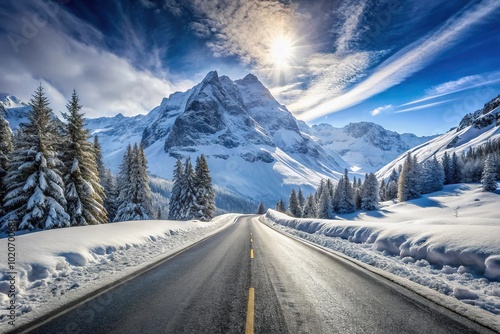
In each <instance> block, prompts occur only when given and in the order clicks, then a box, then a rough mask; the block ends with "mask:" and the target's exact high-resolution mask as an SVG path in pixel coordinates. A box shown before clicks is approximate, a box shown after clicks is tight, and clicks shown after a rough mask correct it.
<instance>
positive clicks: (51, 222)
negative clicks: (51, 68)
mask: <svg viewBox="0 0 500 334" xmlns="http://www.w3.org/2000/svg"><path fill="white" fill-rule="evenodd" d="M30 106H31V110H30V112H29V114H28V123H24V124H21V128H20V130H19V131H18V133H17V135H16V136H15V139H14V151H13V152H12V155H11V157H12V159H11V162H10V166H9V170H8V172H7V175H6V177H5V179H4V182H5V184H7V195H6V196H5V199H4V209H5V211H6V212H7V213H6V214H5V215H4V216H3V217H2V218H0V225H1V227H0V229H1V230H5V229H6V228H7V227H8V224H9V223H10V222H12V223H14V224H15V225H16V227H17V229H19V230H22V229H30V230H33V229H50V228H54V227H66V226H69V216H68V214H67V213H66V210H65V208H66V199H65V197H64V183H63V181H62V178H61V173H60V170H59V168H60V166H61V165H62V163H61V161H60V160H59V159H58V158H57V152H56V150H57V145H58V144H59V142H60V137H59V135H58V133H57V125H56V124H55V122H54V120H53V119H52V115H51V112H52V110H51V109H50V107H49V101H48V99H47V97H46V96H45V93H44V91H43V88H42V85H40V86H39V87H38V88H37V90H36V91H35V93H34V94H33V96H32V99H31V101H30Z"/></svg>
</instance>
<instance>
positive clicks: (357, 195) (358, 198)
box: [353, 182, 362, 210]
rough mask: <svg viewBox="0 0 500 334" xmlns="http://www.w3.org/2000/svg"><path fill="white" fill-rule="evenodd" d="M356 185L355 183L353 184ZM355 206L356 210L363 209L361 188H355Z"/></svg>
mask: <svg viewBox="0 0 500 334" xmlns="http://www.w3.org/2000/svg"><path fill="white" fill-rule="evenodd" d="M353 184H354V182H353ZM353 190H354V205H355V207H356V210H359V209H361V199H362V198H361V196H362V195H361V193H362V189H361V188H354V189H353Z"/></svg>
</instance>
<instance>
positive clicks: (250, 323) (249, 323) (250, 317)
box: [245, 288, 255, 334]
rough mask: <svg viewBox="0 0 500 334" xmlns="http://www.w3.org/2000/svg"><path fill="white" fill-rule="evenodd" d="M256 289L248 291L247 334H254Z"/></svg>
mask: <svg viewBox="0 0 500 334" xmlns="http://www.w3.org/2000/svg"><path fill="white" fill-rule="evenodd" d="M254 299H255V292H254V288H250V289H249V290H248V309H247V325H246V329H245V334H253V317H254Z"/></svg>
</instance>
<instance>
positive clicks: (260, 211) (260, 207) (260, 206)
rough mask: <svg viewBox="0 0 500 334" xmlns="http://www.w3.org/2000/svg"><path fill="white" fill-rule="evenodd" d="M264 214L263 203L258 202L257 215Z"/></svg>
mask: <svg viewBox="0 0 500 334" xmlns="http://www.w3.org/2000/svg"><path fill="white" fill-rule="evenodd" d="M264 213H266V207H265V206H264V203H262V202H260V203H259V207H258V208H257V214H258V215H263V214H264Z"/></svg>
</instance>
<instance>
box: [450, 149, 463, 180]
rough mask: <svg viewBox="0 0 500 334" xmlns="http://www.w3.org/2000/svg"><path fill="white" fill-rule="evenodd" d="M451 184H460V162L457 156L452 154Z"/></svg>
mask: <svg viewBox="0 0 500 334" xmlns="http://www.w3.org/2000/svg"><path fill="white" fill-rule="evenodd" d="M450 178H451V183H460V182H462V161H461V160H460V158H459V157H458V155H457V154H456V153H455V152H453V155H452V156H451V177H450Z"/></svg>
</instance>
